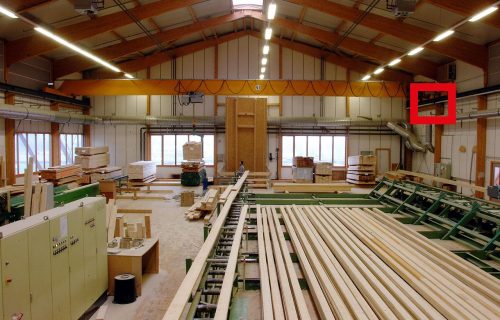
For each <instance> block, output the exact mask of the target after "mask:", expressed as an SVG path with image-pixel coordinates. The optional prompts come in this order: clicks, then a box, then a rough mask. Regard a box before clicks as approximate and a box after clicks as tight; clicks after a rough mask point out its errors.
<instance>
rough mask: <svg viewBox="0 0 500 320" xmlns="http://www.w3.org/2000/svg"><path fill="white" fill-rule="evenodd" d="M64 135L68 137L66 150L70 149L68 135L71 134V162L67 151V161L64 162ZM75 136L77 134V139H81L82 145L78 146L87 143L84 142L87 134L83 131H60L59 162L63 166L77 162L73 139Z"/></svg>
mask: <svg viewBox="0 0 500 320" xmlns="http://www.w3.org/2000/svg"><path fill="white" fill-rule="evenodd" d="M63 136H65V137H66V142H65V143H66V145H65V146H66V151H67V150H69V149H68V136H71V146H72V150H73V154H72V158H71V162H68V159H67V157H66V156H67V155H68V154H67V152H65V159H66V161H65V163H63V161H62V160H63V149H62V146H63V145H62V138H63ZM74 136H77V141H78V140H79V141H80V142H81V145H79V146H76V147H83V146H84V145H85V142H84V139H85V136H84V134H83V133H60V134H59V163H60V165H61V166H64V165H71V164H74V163H75V145H74V144H73V141H74V140H73V139H74ZM78 136H80V138H81V139H78Z"/></svg>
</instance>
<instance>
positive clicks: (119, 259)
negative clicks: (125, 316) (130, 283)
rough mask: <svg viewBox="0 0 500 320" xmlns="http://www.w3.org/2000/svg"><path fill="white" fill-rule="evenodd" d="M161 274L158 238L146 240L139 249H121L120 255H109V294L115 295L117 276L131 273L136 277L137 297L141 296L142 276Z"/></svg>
mask: <svg viewBox="0 0 500 320" xmlns="http://www.w3.org/2000/svg"><path fill="white" fill-rule="evenodd" d="M159 272H160V243H159V240H158V236H156V237H153V238H151V239H144V244H143V245H142V246H141V247H139V248H131V249H120V252H119V253H115V254H112V253H108V293H109V295H114V293H115V276H117V275H119V274H124V273H130V274H133V275H134V276H135V288H136V292H137V296H140V295H141V291H142V290H141V288H142V275H143V274H144V273H159Z"/></svg>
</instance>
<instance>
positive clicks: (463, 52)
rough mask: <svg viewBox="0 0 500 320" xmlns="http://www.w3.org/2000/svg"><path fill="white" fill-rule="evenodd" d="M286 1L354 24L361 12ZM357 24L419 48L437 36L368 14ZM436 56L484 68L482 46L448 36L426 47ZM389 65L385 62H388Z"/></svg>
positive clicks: (310, 0)
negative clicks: (435, 53) (437, 54)
mask: <svg viewBox="0 0 500 320" xmlns="http://www.w3.org/2000/svg"><path fill="white" fill-rule="evenodd" d="M288 1H289V2H292V3H295V4H298V5H301V6H306V7H309V8H312V9H315V10H318V11H321V12H323V13H326V14H329V15H332V16H336V17H339V18H341V19H345V20H348V21H355V20H356V19H357V18H358V17H359V16H361V15H362V14H363V13H364V12H363V11H362V10H359V9H356V8H351V7H348V6H344V5H341V4H338V3H334V2H331V1H328V0H288ZM360 25H362V26H365V27H368V28H370V29H373V30H377V31H380V32H383V33H385V34H389V35H392V36H394V37H397V38H399V39H403V40H405V41H408V42H410V43H414V44H417V45H420V44H422V43H424V42H426V41H428V40H430V39H432V38H434V37H435V36H436V35H437V33H436V32H434V31H431V30H428V29H424V28H421V27H418V26H414V25H410V24H407V23H404V22H402V21H398V20H394V19H391V18H387V17H383V16H379V15H376V14H373V13H369V14H367V15H366V16H365V18H364V19H363V20H362V21H361V22H360ZM426 48H428V49H431V50H433V51H435V52H437V53H439V54H443V55H446V56H448V57H452V58H454V59H458V60H462V61H464V62H467V63H469V64H472V65H474V66H477V67H480V68H482V69H485V70H486V69H487V67H488V49H487V48H486V47H485V46H482V45H478V44H474V43H472V42H468V41H465V40H462V39H459V38H457V37H450V38H448V39H446V40H443V41H441V42H433V43H429V44H428V45H426ZM388 62H389V61H388Z"/></svg>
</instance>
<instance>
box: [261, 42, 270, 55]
mask: <svg viewBox="0 0 500 320" xmlns="http://www.w3.org/2000/svg"><path fill="white" fill-rule="evenodd" d="M262 53H263V54H265V55H266V54H268V53H269V45H267V44H266V45H264V47H263V48H262Z"/></svg>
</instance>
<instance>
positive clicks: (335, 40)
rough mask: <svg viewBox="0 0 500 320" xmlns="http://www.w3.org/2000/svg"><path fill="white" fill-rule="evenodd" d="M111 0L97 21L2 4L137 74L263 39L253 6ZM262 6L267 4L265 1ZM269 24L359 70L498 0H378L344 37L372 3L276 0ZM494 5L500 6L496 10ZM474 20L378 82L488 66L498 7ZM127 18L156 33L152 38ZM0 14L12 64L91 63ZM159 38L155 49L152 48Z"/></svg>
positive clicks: (52, 4) (38, 1)
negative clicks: (410, 8) (408, 6)
mask: <svg viewBox="0 0 500 320" xmlns="http://www.w3.org/2000/svg"><path fill="white" fill-rule="evenodd" d="M121 2H122V3H123V4H125V6H126V7H127V10H128V13H126V12H124V11H123V10H121V9H120V8H119V7H118V6H117V5H116V3H115V1H113V0H106V1H105V2H104V4H105V8H104V9H103V10H102V11H99V13H98V14H97V15H96V16H95V17H87V16H85V15H79V14H78V13H77V12H76V11H74V10H73V3H72V1H71V0H48V1H47V0H45V1H44V0H29V1H20V0H7V1H3V2H2V4H3V5H4V6H6V7H8V8H10V9H12V10H14V11H16V12H17V13H18V14H21V15H24V16H25V17H27V18H28V19H30V20H32V21H36V22H37V23H39V24H43V25H45V26H49V27H51V28H52V29H53V30H54V31H55V32H56V33H57V34H58V35H60V36H62V37H64V38H65V39H67V40H70V41H73V42H75V43H78V44H79V45H81V46H82V47H85V48H87V49H89V50H91V51H93V52H94V53H96V54H97V55H99V56H101V57H102V58H104V59H106V60H108V61H112V62H113V63H116V64H117V65H119V66H120V68H121V69H122V70H124V71H126V72H135V71H138V70H141V69H144V68H146V67H148V66H153V65H156V64H159V63H161V62H164V61H168V60H170V59H172V58H174V57H177V56H182V55H185V54H189V53H191V52H194V51H198V50H201V49H204V48H208V47H211V46H214V45H216V44H219V43H222V42H225V41H230V40H233V39H236V38H239V37H242V36H246V35H252V36H256V37H262V30H263V28H264V27H265V25H266V23H267V22H266V17H265V15H264V14H263V13H262V12H259V11H235V10H233V8H232V4H231V0H160V1H126V0H122V1H121ZM265 2H267V1H265ZM276 2H277V4H278V15H277V18H276V19H275V20H273V21H272V25H273V28H274V37H273V40H272V41H273V42H274V43H277V44H279V45H281V46H283V47H286V48H291V49H294V50H297V51H300V52H303V53H305V54H309V55H312V56H315V57H323V58H325V59H326V60H327V61H331V62H332V63H336V64H338V65H341V66H344V67H346V68H348V69H351V70H354V71H357V72H360V73H364V72H370V71H373V69H374V68H375V67H376V66H377V65H379V64H384V63H387V62H389V61H390V60H391V59H392V58H395V57H397V56H399V55H401V54H403V53H405V52H407V51H408V50H409V49H411V48H413V47H415V46H416V45H420V44H422V43H424V42H426V41H427V40H429V39H432V38H433V37H434V36H436V35H437V34H439V33H440V32H442V31H444V30H446V29H447V28H449V27H450V26H452V25H454V24H455V23H457V22H459V21H461V20H463V19H464V18H466V17H469V16H471V15H473V14H474V13H477V12H478V11H480V10H481V9H484V8H485V7H488V6H489V5H491V4H493V3H495V2H496V1H491V0H474V1H470V0H420V1H419V2H418V7H417V11H416V12H415V14H414V15H413V16H411V17H409V18H406V19H398V18H395V17H394V16H393V14H392V13H391V12H390V11H389V10H387V9H386V8H385V3H386V1H379V4H378V5H377V6H376V7H375V8H374V9H373V10H372V11H371V12H370V13H368V14H366V16H365V17H364V18H363V19H361V21H360V22H359V25H358V26H356V28H354V30H353V31H352V32H351V33H350V34H349V35H348V36H347V37H345V38H344V32H345V31H346V30H347V29H348V28H349V27H351V25H352V24H353V22H354V21H356V20H358V17H360V16H362V15H363V14H364V11H365V9H366V8H367V5H368V4H369V3H370V2H371V1H368V0H335V1H328V0H287V1H284V0H277V1H276ZM498 11H500V10H498ZM498 11H497V12H496V13H494V14H492V15H491V16H490V17H488V18H486V19H484V21H481V22H480V23H475V24H474V25H470V26H469V25H467V26H464V28H463V30H462V29H458V30H457V32H456V33H455V35H454V36H452V37H450V38H448V39H446V40H444V41H442V42H436V43H430V44H429V45H427V46H426V50H425V52H424V53H423V54H421V55H419V56H418V57H405V58H404V60H403V62H402V63H400V64H399V65H398V66H397V69H393V70H387V71H389V72H384V73H383V74H381V75H380V77H379V78H380V79H387V80H403V79H409V78H411V77H412V76H413V75H423V76H425V77H428V78H431V79H435V78H436V71H437V67H438V66H439V65H440V64H443V63H446V62H449V61H453V60H461V61H464V62H466V63H469V64H471V65H474V66H477V67H480V68H483V69H485V70H486V68H487V62H488V48H487V44H488V43H489V42H491V41H497V40H498V39H499V38H500V12H498ZM130 15H133V16H135V17H136V18H137V20H140V21H141V23H142V24H143V25H144V26H145V27H146V28H147V29H148V30H149V32H150V33H151V34H153V36H154V38H155V39H154V41H153V40H152V39H151V38H150V37H148V36H147V35H146V34H145V33H144V32H143V31H142V30H141V29H140V28H139V27H138V26H137V25H136V24H135V23H134V21H133V20H132V19H131V18H130ZM19 20H20V19H17V20H11V19H7V18H4V17H2V18H0V37H1V38H4V39H6V46H5V47H6V62H7V65H12V64H14V63H16V62H18V61H21V60H23V59H27V58H29V57H33V56H40V55H41V56H44V57H46V58H48V59H51V60H53V69H54V76H55V77H56V78H59V77H64V76H65V75H68V74H71V73H73V72H79V71H85V70H89V69H93V68H96V65H95V64H94V63H93V62H92V61H89V60H87V59H85V58H83V57H81V56H77V55H73V53H72V52H70V51H69V50H67V49H65V48H60V47H59V46H58V45H57V44H56V43H55V42H52V41H50V40H48V39H46V38H44V37H43V36H41V35H39V34H35V33H34V32H33V30H32V27H31V26H30V25H28V24H26V23H24V22H21V21H19ZM159 42H161V44H162V45H161V49H160V48H159V46H158V45H157V44H158V43H159Z"/></svg>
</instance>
